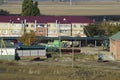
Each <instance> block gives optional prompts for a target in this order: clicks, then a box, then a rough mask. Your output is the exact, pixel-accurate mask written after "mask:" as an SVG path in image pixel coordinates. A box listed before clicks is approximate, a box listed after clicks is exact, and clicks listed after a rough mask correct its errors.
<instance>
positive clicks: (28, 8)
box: [21, 0, 40, 16]
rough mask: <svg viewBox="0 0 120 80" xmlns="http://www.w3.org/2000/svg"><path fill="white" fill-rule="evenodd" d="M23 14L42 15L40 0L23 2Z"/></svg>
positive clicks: (25, 0)
mask: <svg viewBox="0 0 120 80" xmlns="http://www.w3.org/2000/svg"><path fill="white" fill-rule="evenodd" d="M21 15H22V16H38V15H40V10H39V8H38V2H35V3H34V2H33V0H24V1H23V3H22V13H21Z"/></svg>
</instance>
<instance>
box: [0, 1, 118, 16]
mask: <svg viewBox="0 0 120 80" xmlns="http://www.w3.org/2000/svg"><path fill="white" fill-rule="evenodd" d="M38 7H39V9H40V12H41V14H42V15H119V14H120V3H119V2H74V3H73V4H72V5H70V4H69V3H68V2H61V3H60V2H54V3H51V2H39V5H38ZM21 8H22V3H21V2H9V3H4V4H3V5H0V9H4V10H7V11H9V12H10V13H11V14H20V13H21Z"/></svg>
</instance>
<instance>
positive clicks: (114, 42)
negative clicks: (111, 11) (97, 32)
mask: <svg viewBox="0 0 120 80" xmlns="http://www.w3.org/2000/svg"><path fill="white" fill-rule="evenodd" d="M110 52H111V53H112V54H113V56H114V57H115V59H117V60H120V31H119V32H117V33H116V34H114V35H113V36H111V37H110Z"/></svg>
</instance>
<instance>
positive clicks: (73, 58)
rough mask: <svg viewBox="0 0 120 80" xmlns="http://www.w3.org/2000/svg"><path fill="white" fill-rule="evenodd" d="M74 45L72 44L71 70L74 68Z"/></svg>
mask: <svg viewBox="0 0 120 80" xmlns="http://www.w3.org/2000/svg"><path fill="white" fill-rule="evenodd" d="M74 54H75V52H74V45H73V42H72V68H74Z"/></svg>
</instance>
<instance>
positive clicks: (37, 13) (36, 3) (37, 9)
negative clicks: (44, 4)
mask: <svg viewBox="0 0 120 80" xmlns="http://www.w3.org/2000/svg"><path fill="white" fill-rule="evenodd" d="M38 15H40V10H39V8H38V2H35V3H34V6H33V16H38Z"/></svg>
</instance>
